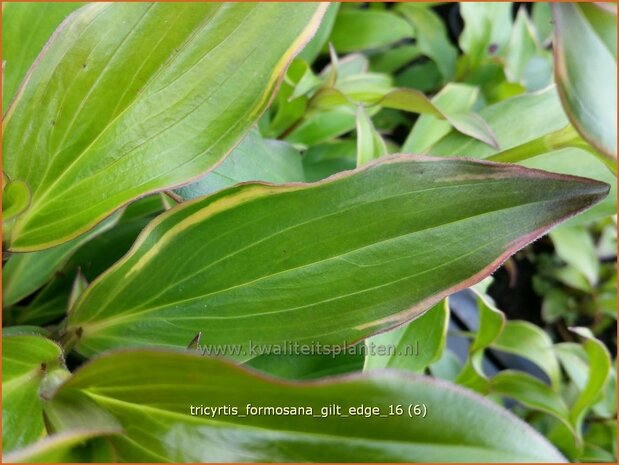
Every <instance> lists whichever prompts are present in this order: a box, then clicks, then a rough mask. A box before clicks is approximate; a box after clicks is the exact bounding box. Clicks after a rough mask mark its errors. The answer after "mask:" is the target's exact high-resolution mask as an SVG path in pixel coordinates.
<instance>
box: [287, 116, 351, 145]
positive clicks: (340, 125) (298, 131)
mask: <svg viewBox="0 0 619 465" xmlns="http://www.w3.org/2000/svg"><path fill="white" fill-rule="evenodd" d="M355 122H356V118H355V110H354V108H349V107H345V106H340V107H337V108H334V109H332V110H329V111H325V112H317V113H312V114H308V115H306V118H304V120H303V121H302V122H301V123H300V124H299V125H298V126H297V127H295V128H294V130H292V131H291V132H290V133H289V134H287V135H286V137H284V140H285V141H286V142H290V143H291V144H294V145H295V146H300V147H311V146H312V145H316V144H320V143H323V142H328V141H330V140H333V139H335V138H336V137H339V136H341V135H342V134H346V133H347V132H350V131H352V130H353V129H355Z"/></svg>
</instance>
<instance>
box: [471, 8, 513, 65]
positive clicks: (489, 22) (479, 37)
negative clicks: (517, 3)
mask: <svg viewBox="0 0 619 465" xmlns="http://www.w3.org/2000/svg"><path fill="white" fill-rule="evenodd" d="M459 6H460V14H461V15H462V19H463V20H464V30H463V31H462V34H461V35H460V38H459V43H460V48H461V49H462V50H463V51H464V52H465V54H466V56H467V57H468V59H469V60H470V66H471V67H476V66H478V65H479V64H480V63H481V61H482V60H483V59H484V58H486V56H487V55H488V54H490V53H494V54H497V55H498V54H501V53H502V52H503V49H504V47H505V46H506V45H507V42H508V41H509V36H510V33H511V28H512V5H511V3H510V2H505V3H501V2H490V3H485V2H462V3H460V4H459ZM491 50H492V52H491Z"/></svg>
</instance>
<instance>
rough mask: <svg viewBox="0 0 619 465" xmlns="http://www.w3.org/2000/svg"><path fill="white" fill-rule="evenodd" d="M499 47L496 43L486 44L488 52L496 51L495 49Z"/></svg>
mask: <svg viewBox="0 0 619 465" xmlns="http://www.w3.org/2000/svg"><path fill="white" fill-rule="evenodd" d="M498 49H499V46H498V45H497V44H490V45H488V52H489V53H496V51H497V50H498Z"/></svg>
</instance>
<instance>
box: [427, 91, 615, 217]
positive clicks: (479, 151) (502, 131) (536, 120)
mask: <svg viewBox="0 0 619 465" xmlns="http://www.w3.org/2000/svg"><path fill="white" fill-rule="evenodd" d="M479 114H480V116H481V117H482V118H483V119H484V120H485V121H487V122H488V124H489V125H490V126H491V127H492V130H493V132H494V134H495V135H496V138H497V140H498V143H499V145H500V146H501V150H502V151H501V152H498V153H497V152H496V151H495V150H494V149H493V148H492V147H490V146H489V145H487V144H484V143H482V142H480V141H478V140H475V139H473V138H470V137H466V136H465V135H463V134H459V133H457V132H455V131H452V132H451V133H450V134H448V135H447V136H445V137H444V138H443V139H441V140H440V141H438V142H437V143H436V144H435V145H433V146H432V147H431V148H430V149H429V150H428V151H427V152H428V154H430V155H440V156H455V155H462V154H466V155H467V156H469V157H474V158H487V159H491V160H493V161H501V162H510V163H522V164H523V165H524V166H527V167H530V168H538V169H544V170H548V171H554V172H558V173H565V174H573V175H577V176H586V177H590V178H592V179H597V180H602V181H605V182H608V183H609V184H610V185H611V186H612V193H611V194H610V195H609V196H608V197H607V198H606V200H605V201H604V202H603V203H602V204H600V205H599V206H597V207H595V208H594V209H593V210H592V211H590V212H588V213H587V214H586V215H583V216H582V217H579V218H575V219H574V221H575V222H579V221H581V220H582V221H583V222H584V221H585V219H586V220H587V221H590V220H592V219H595V218H599V217H601V216H608V215H612V214H613V212H615V211H616V209H617V201H616V194H614V192H616V184H617V182H616V177H615V176H613V175H612V173H611V172H609V171H608V169H607V168H606V167H605V166H604V165H603V164H602V163H601V162H600V161H599V159H598V158H596V157H592V156H591V154H590V153H588V152H586V151H584V150H581V149H577V148H574V147H571V148H565V147H566V146H565V145H564V144H563V142H564V136H566V135H567V136H569V134H566V132H567V133H570V132H572V131H569V129H570V128H569V126H568V125H569V121H568V119H567V117H566V116H565V113H564V112H563V109H562V108H561V102H560V100H559V96H558V94H557V92H556V89H555V88H554V87H551V88H549V89H546V90H544V91H541V92H536V93H534V94H526V95H522V96H517V97H513V98H511V99H509V100H505V101H503V102H499V103H497V104H494V105H490V106H488V107H486V108H483V109H481V110H480V111H479ZM566 128H567V129H566ZM557 137H558V138H559V141H558V143H557V141H556V140H555V139H556V138H557ZM568 139H571V137H568ZM528 144H531V145H530V146H529V145H528ZM574 144H575V145H576V146H580V144H579V143H578V141H574ZM568 146H569V144H568ZM509 152H511V153H512V154H516V155H518V156H517V157H512V156H509V157H505V156H504V155H506V154H508V153H509Z"/></svg>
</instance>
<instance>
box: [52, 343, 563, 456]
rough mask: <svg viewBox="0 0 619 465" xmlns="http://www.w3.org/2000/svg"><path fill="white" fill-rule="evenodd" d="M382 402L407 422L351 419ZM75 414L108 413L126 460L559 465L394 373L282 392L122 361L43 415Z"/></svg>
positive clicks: (70, 387)
mask: <svg viewBox="0 0 619 465" xmlns="http://www.w3.org/2000/svg"><path fill="white" fill-rule="evenodd" d="M154 387H156V388H154ZM248 404H251V405H252V406H254V407H270V408H276V407H281V408H283V407H307V408H311V409H312V413H311V414H310V415H309V416H308V415H268V414H262V415H252V414H251V413H250V414H249V415H247V416H245V415H246V408H247V406H248ZM333 404H336V405H339V406H340V408H341V413H342V414H344V415H346V417H342V416H339V415H332V416H327V417H325V418H322V417H320V415H321V409H322V408H323V407H328V406H330V405H333ZM390 404H394V405H401V406H402V407H403V414H402V415H399V416H398V415H393V416H387V417H380V416H375V417H364V416H361V415H352V414H350V413H349V409H350V408H351V407H353V408H354V407H359V406H361V405H364V406H366V407H375V408H378V409H380V412H381V413H382V414H383V415H388V414H389V405H390ZM411 404H415V405H419V406H420V407H419V410H420V411H423V410H422V409H423V408H424V407H425V410H426V412H427V413H426V415H425V417H422V416H421V415H420V416H418V417H412V418H411V416H409V405H411ZM191 406H194V413H195V407H200V406H203V407H221V406H228V407H229V408H230V409H231V408H232V407H234V408H236V409H237V413H236V414H234V413H228V414H226V413H225V412H224V411H221V410H220V411H219V414H217V415H215V416H210V417H207V416H205V415H203V414H202V413H198V414H197V415H191ZM421 406H423V407H421ZM82 407H83V408H87V409H88V410H86V411H84V412H85V413H88V412H92V411H93V409H98V410H100V411H102V412H107V413H109V414H111V415H112V416H114V417H115V418H116V419H117V420H118V422H119V423H120V425H121V426H123V427H124V428H125V431H126V432H125V434H123V435H120V436H112V437H110V441H112V442H113V444H114V446H115V449H116V450H117V451H118V454H119V458H120V459H121V460H123V461H143V460H145V459H147V460H150V461H154V462H161V461H176V462H224V461H233V462H234V461H249V462H251V461H258V462H260V461H275V462H278V461H279V462H289V461H302V462H306V461H307V462H325V461H333V460H335V461H366V462H367V461H387V462H400V461H404V462H412V461H420V462H426V461H428V462H434V461H438V462H442V461H465V462H466V461H474V460H475V461H477V460H484V461H520V460H522V461H555V462H556V461H563V460H564V459H563V457H562V456H561V455H560V454H559V453H558V452H557V451H556V449H554V447H553V446H551V445H550V444H549V443H548V442H546V441H545V440H544V439H543V438H542V437H541V436H540V435H539V434H537V433H536V432H535V431H534V430H533V429H531V428H530V427H529V426H527V425H526V424H524V423H523V422H521V421H520V420H518V419H517V418H516V417H514V416H512V415H511V414H509V413H508V412H506V411H504V410H499V409H498V407H497V406H496V405H493V404H491V403H490V402H488V401H486V400H484V399H482V398H480V397H478V396H475V395H474V394H472V393H470V392H468V391H465V390H463V389H461V388H457V387H456V386H453V385H450V384H447V383H444V382H440V381H436V380H432V379H429V378H424V377H412V376H408V375H405V374H402V373H400V374H398V373H395V372H383V373H380V374H377V375H369V376H358V377H350V378H342V379H333V380H331V381H328V382H325V381H321V382H319V383H315V384H312V383H306V384H288V383H282V382H281V381H278V382H274V381H273V380H270V379H265V378H262V377H258V376H256V375H255V374H252V373H250V372H247V371H245V370H242V369H239V368H238V367H236V366H233V365H230V364H228V363H225V362H223V361H221V360H217V359H212V358H208V357H200V356H197V355H189V354H179V353H173V352H156V351H146V350H143V351H127V352H119V353H115V354H110V355H107V356H105V357H102V358H99V359H97V360H96V361H93V362H92V363H89V364H88V365H87V366H85V367H83V368H82V369H81V370H80V371H79V372H78V373H76V374H75V376H74V377H73V378H72V379H70V380H69V381H68V382H66V383H65V384H64V385H63V386H62V387H61V388H60V389H59V391H58V392H57V393H56V394H55V396H54V398H53V399H52V400H51V402H49V403H48V404H47V406H46V412H47V413H48V414H49V416H50V418H51V419H52V422H54V421H57V422H58V423H62V424H64V425H69V426H70V424H71V421H75V420H76V419H77V420H78V421H81V420H80V418H81V417H80V415H79V412H80V408H82ZM447 407H448V408H447ZM411 411H412V409H411ZM314 414H315V415H316V417H315V416H314ZM82 416H83V415H82ZM461 418H468V419H470V420H471V421H474V422H475V425H476V427H475V428H471V427H470V423H468V422H463V421H460V419H461Z"/></svg>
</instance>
